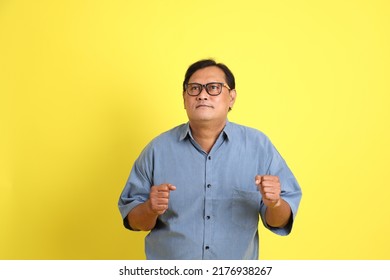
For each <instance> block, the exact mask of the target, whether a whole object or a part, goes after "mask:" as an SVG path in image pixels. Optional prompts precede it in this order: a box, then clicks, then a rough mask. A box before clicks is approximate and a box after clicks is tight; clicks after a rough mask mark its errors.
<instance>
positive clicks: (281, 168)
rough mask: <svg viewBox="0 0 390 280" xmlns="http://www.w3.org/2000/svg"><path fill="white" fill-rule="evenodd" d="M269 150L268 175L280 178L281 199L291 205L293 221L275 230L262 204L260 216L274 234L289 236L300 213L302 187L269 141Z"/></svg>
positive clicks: (267, 147)
mask: <svg viewBox="0 0 390 280" xmlns="http://www.w3.org/2000/svg"><path fill="white" fill-rule="evenodd" d="M266 150H267V155H268V158H267V165H268V166H267V172H266V173H267V174H268V175H274V176H278V177H279V180H280V183H281V189H282V190H281V197H282V198H283V199H284V200H285V201H286V202H287V203H288V204H289V205H290V208H291V212H292V215H291V219H290V221H289V222H288V223H287V225H286V226H285V227H283V228H275V227H271V226H269V225H268V224H267V222H266V221H265V211H266V208H267V207H266V206H265V205H264V204H263V203H261V206H260V216H261V220H262V222H263V225H264V226H265V227H266V228H268V229H269V230H271V231H272V232H274V233H276V234H278V235H288V234H289V233H290V232H291V230H292V227H293V224H294V220H295V216H296V214H297V211H298V207H299V203H300V201H301V198H302V191H301V187H300V186H299V184H298V182H297V180H296V178H295V176H294V175H293V173H292V172H291V170H290V168H289V167H288V166H287V164H286V162H285V160H284V159H283V158H282V156H281V155H280V154H279V152H278V151H277V150H276V148H275V147H274V146H273V145H272V143H271V142H269V141H268V143H267V145H266Z"/></svg>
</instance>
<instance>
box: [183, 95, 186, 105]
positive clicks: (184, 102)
mask: <svg viewBox="0 0 390 280" xmlns="http://www.w3.org/2000/svg"><path fill="white" fill-rule="evenodd" d="M185 94H186V92H185V91H183V104H184V109H186V101H185V97H184V96H185Z"/></svg>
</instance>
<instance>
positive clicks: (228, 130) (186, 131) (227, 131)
mask: <svg viewBox="0 0 390 280" xmlns="http://www.w3.org/2000/svg"><path fill="white" fill-rule="evenodd" d="M222 133H223V134H224V135H225V137H226V139H229V138H230V137H231V136H232V125H231V123H230V122H229V120H226V125H225V127H224V128H223V130H222ZM187 136H189V137H191V138H192V139H194V138H193V137H192V133H191V129H190V123H189V122H187V123H186V124H184V125H183V127H182V129H181V132H180V137H179V141H183V140H184V139H185V138H186V137H187Z"/></svg>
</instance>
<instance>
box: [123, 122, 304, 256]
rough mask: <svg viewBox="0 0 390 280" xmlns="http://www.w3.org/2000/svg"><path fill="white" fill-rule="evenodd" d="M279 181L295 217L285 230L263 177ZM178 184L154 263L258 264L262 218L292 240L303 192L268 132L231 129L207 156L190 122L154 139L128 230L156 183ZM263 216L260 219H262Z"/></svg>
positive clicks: (128, 188) (135, 185)
mask: <svg viewBox="0 0 390 280" xmlns="http://www.w3.org/2000/svg"><path fill="white" fill-rule="evenodd" d="M265 174H268V175H276V176H279V179H280V182H281V188H282V191H281V197H282V198H283V199H284V200H285V201H286V202H287V203H288V204H289V205H290V207H291V210H292V218H291V220H290V222H289V223H288V224H287V226H286V227H284V228H273V227H270V226H268V225H267V223H266V222H265V210H266V206H265V205H264V204H263V203H262V200H261V194H260V192H259V191H258V188H257V186H256V184H255V176H256V175H265ZM163 183H170V184H172V185H174V186H176V188H177V189H176V190H175V191H171V193H170V200H169V209H168V210H167V211H166V212H165V213H164V214H163V215H160V216H159V217H158V219H157V223H156V226H155V227H154V228H153V229H152V230H151V231H150V232H149V234H148V235H147V236H146V239H145V251H146V257H147V259H160V260H161V259H194V260H195V259H197V260H198V259H258V256H259V237H258V223H259V216H260V217H261V220H262V223H263V224H264V226H265V227H267V228H268V229H270V230H271V231H273V232H274V233H276V234H278V235H287V234H289V233H290V231H291V229H292V224H293V221H294V218H295V215H296V213H297V210H298V205H299V202H300V200H301V196H302V193H301V189H300V187H299V185H298V183H297V181H296V179H295V178H294V176H293V174H292V172H291V171H290V169H289V168H288V166H287V165H286V163H285V161H284V160H283V158H282V157H281V156H280V154H279V153H278V151H277V150H276V149H275V147H274V146H273V145H272V143H271V142H270V140H269V139H268V138H267V137H266V136H265V135H264V134H263V133H262V132H260V131H258V130H255V129H253V128H249V127H245V126H242V125H238V124H235V123H231V122H228V121H227V123H226V126H225V128H224V129H223V131H222V132H221V134H220V135H219V137H218V139H217V141H216V143H215V144H214V146H213V147H212V149H211V151H210V152H209V153H208V154H207V153H206V152H204V151H203V150H202V148H201V147H200V146H199V145H198V144H197V143H196V141H195V140H194V138H193V137H192V135H191V130H190V127H189V124H188V123H187V124H182V125H180V126H177V127H175V128H173V129H171V130H169V131H167V132H165V133H163V134H161V135H160V136H158V137H156V138H155V139H154V140H152V141H151V142H150V143H149V145H147V146H146V147H145V149H144V150H143V151H142V153H141V154H140V156H139V158H138V159H137V160H136V161H135V163H134V165H133V168H132V171H131V173H130V176H129V178H128V181H127V183H126V185H125V188H124V190H123V192H122V194H121V196H120V199H119V203H118V204H119V210H120V212H121V215H122V218H123V221H124V224H125V226H126V227H127V228H129V229H131V228H130V226H129V225H128V223H127V219H126V216H127V214H128V213H129V212H130V210H131V209H133V208H134V207H136V206H137V205H139V204H140V203H143V202H145V201H146V200H147V199H148V197H149V192H150V188H151V186H153V185H160V184H163ZM259 214H260V215H259Z"/></svg>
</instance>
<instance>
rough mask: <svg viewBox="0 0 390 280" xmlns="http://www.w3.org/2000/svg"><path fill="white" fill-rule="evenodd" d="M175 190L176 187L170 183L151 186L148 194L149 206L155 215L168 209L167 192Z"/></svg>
mask: <svg viewBox="0 0 390 280" xmlns="http://www.w3.org/2000/svg"><path fill="white" fill-rule="evenodd" d="M174 190H176V187H175V186H173V185H171V184H161V185H159V186H152V187H151V189H150V196H149V200H148V202H149V208H150V210H151V211H152V212H153V213H155V214H156V215H162V214H164V213H165V211H167V209H168V203H169V194H170V192H171V191H174Z"/></svg>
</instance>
